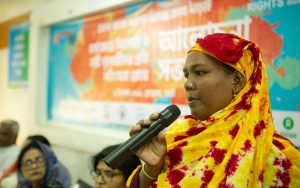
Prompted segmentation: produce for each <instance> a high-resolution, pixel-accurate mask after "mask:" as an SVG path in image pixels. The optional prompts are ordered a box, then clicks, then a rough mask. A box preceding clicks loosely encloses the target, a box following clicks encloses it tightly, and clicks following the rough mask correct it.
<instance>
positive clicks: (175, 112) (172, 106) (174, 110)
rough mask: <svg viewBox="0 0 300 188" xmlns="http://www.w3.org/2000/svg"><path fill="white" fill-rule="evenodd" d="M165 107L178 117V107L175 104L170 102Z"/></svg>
mask: <svg viewBox="0 0 300 188" xmlns="http://www.w3.org/2000/svg"><path fill="white" fill-rule="evenodd" d="M166 109H168V110H169V111H170V112H171V113H172V114H173V115H174V116H176V117H178V116H179V115H180V113H181V112H180V109H179V108H178V106H176V105H175V104H171V105H170V106H168V107H167V108H166Z"/></svg>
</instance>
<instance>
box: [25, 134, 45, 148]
mask: <svg viewBox="0 0 300 188" xmlns="http://www.w3.org/2000/svg"><path fill="white" fill-rule="evenodd" d="M27 140H29V141H36V140H37V141H40V142H42V143H44V144H46V145H47V146H49V147H51V144H50V142H49V140H48V139H47V138H46V137H45V136H43V135H39V134H36V135H30V136H28V137H27Z"/></svg>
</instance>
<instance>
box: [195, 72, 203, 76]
mask: <svg viewBox="0 0 300 188" xmlns="http://www.w3.org/2000/svg"><path fill="white" fill-rule="evenodd" d="M203 74H204V72H203V71H196V75H198V76H201V75H203Z"/></svg>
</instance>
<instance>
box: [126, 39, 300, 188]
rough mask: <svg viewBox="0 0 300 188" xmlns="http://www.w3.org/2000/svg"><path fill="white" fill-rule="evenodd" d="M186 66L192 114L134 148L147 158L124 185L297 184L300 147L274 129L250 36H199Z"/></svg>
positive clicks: (299, 184)
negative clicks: (296, 146) (149, 140)
mask: <svg viewBox="0 0 300 188" xmlns="http://www.w3.org/2000/svg"><path fill="white" fill-rule="evenodd" d="M183 72H184V75H185V77H186V82H185V84H184V88H185V90H186V97H187V101H188V105H189V107H190V110H191V115H190V116H186V117H184V118H182V119H179V120H177V121H176V122H175V123H174V124H172V125H171V127H170V128H168V129H167V130H166V132H164V131H161V132H160V133H159V134H158V136H157V137H155V138H154V139H153V140H152V141H151V142H149V143H147V144H146V145H145V146H143V147H142V148H141V149H140V150H138V152H137V153H136V154H137V155H138V157H139V158H140V159H141V160H143V161H144V162H145V164H144V165H143V166H142V167H139V168H137V169H136V170H135V171H134V173H133V174H132V175H131V177H130V178H129V181H128V182H127V185H128V187H149V186H151V185H152V187H163V188H168V187H172V188H173V187H176V188H177V187H251V188H252V187H300V169H299V168H300V153H299V151H298V150H297V149H296V148H295V147H294V146H293V144H292V143H291V142H290V141H289V140H287V139H286V138H284V137H282V136H280V135H279V134H278V133H277V132H276V131H275V130H274V124H273V119H272V115H271V109H270V99H269V91H268V85H267V74H266V69H265V65H264V64H263V62H262V58H261V54H260V51H259V49H258V47H257V46H256V45H255V44H254V43H252V42H250V41H247V40H245V39H243V38H241V37H239V36H236V35H233V34H221V33H216V34H212V35H208V36H206V37H205V38H203V39H197V42H196V44H195V46H194V47H193V48H192V49H191V50H190V52H189V53H188V56H187V59H186V62H185V65H184V69H183ZM157 116H158V114H157V113H154V114H152V115H151V116H150V118H149V119H148V120H144V121H140V122H139V123H137V125H136V126H134V127H133V128H132V129H131V131H130V135H134V134H136V133H137V132H138V131H140V130H141V127H143V126H149V124H150V121H151V120H154V119H156V118H157Z"/></svg>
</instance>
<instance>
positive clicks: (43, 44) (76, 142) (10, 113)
mask: <svg viewBox="0 0 300 188" xmlns="http://www.w3.org/2000/svg"><path fill="white" fill-rule="evenodd" d="M130 2H132V1H130V0H114V1H108V0H107V1H98V0H76V1H72V3H70V1H68V0H51V1H42V3H40V4H36V5H35V6H33V7H32V9H31V11H30V12H29V14H30V20H29V22H30V42H29V43H30V48H29V49H30V50H29V51H30V55H29V69H30V71H29V88H28V89H10V88H8V87H7V76H8V75H7V69H8V48H1V49H0V119H4V118H13V119H16V120H17V121H19V123H20V125H21V130H20V134H19V139H18V143H19V144H22V141H23V140H24V138H26V136H27V135H29V134H37V133H38V134H43V135H45V136H47V138H49V140H50V142H51V144H52V145H53V148H54V151H55V152H56V154H57V156H58V158H59V159H60V160H61V161H62V163H63V164H64V165H65V166H66V167H67V168H68V169H69V170H70V172H71V175H72V182H73V183H74V182H75V181H76V180H77V179H78V178H82V179H83V180H85V181H87V182H89V183H92V179H91V178H90V174H89V169H88V159H89V157H90V156H91V155H92V154H94V153H96V152H97V151H99V150H100V149H102V148H103V147H105V146H107V145H109V144H114V143H120V142H122V141H124V140H126V139H127V138H128V137H129V136H128V133H127V132H120V131H116V130H110V129H100V128H89V127H82V126H72V125H60V124H54V123H51V122H48V121H47V120H46V118H45V114H44V112H45V110H44V109H45V102H46V98H45V96H46V95H45V93H46V89H47V88H46V85H45V83H46V77H47V74H46V73H47V71H46V64H47V41H48V27H49V25H51V24H54V23H59V22H61V21H64V20H68V19H72V18H76V17H80V16H82V15H86V14H90V13H95V12H99V11H105V10H106V9H110V8H113V7H115V6H118V5H123V4H126V3H130ZM16 15H18V13H16Z"/></svg>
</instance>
